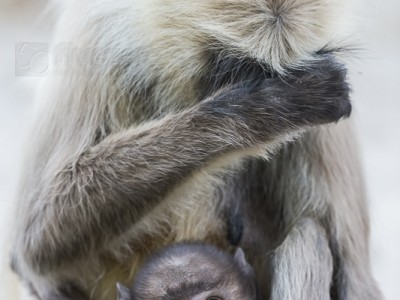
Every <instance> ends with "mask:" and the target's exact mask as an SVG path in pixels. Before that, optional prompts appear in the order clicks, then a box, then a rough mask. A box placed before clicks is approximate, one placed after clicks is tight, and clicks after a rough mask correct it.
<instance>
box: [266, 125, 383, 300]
mask: <svg viewBox="0 0 400 300" xmlns="http://www.w3.org/2000/svg"><path fill="white" fill-rule="evenodd" d="M267 177H268V178H272V179H273V181H271V182H269V183H268V186H269V187H270V195H269V198H270V199H272V200H271V201H273V202H274V203H275V205H276V206H278V207H279V210H278V209H277V211H282V220H281V222H282V225H283V228H285V227H286V226H290V225H291V224H293V222H295V220H298V219H301V218H302V217H303V216H309V215H313V216H316V218H317V219H318V220H320V224H322V226H323V227H324V228H325V230H326V233H327V235H328V240H329V245H330V249H331V255H332V257H333V265H334V269H333V279H332V286H331V289H330V290H331V298H332V299H333V300H362V299H363V300H376V299H381V295H380V293H379V289H378V288H377V286H376V284H375V281H374V279H373V277H372V275H371V270H370V257H369V219H368V205H367V201H366V196H365V192H364V184H363V180H362V172H361V170H360V164H359V154H358V151H357V145H356V143H355V137H354V135H353V128H352V123H351V122H350V121H347V120H346V121H343V122H340V123H339V124H337V125H336V126H320V127H318V128H315V129H313V130H311V131H309V132H308V133H306V134H305V135H303V136H302V137H301V138H300V139H299V140H297V141H295V142H294V143H291V144H290V145H287V147H285V148H282V149H281V150H280V151H279V153H278V154H277V155H276V156H274V157H273V158H271V160H270V162H269V166H268V176H267ZM280 205H281V206H280ZM311 251H312V249H311ZM311 253H312V252H311ZM294 274H296V273H294ZM288 276H290V275H288Z"/></svg>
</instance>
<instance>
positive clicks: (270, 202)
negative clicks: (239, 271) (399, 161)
mask: <svg viewBox="0 0 400 300" xmlns="http://www.w3.org/2000/svg"><path fill="white" fill-rule="evenodd" d="M344 2H346V1H344ZM344 2H342V1H337V0H202V1H199V0H181V1H179V0H96V1H87V0H85V1H83V0H72V1H69V2H68V3H65V4H64V6H65V7H64V8H63V12H62V15H61V16H60V20H59V24H58V29H57V31H56V35H55V37H56V38H55V45H64V49H62V50H63V51H66V52H67V53H70V52H69V51H72V52H74V51H78V53H80V52H85V53H86V54H89V55H87V56H86V60H84V61H77V62H76V63H75V62H74V61H72V62H71V61H70V60H68V59H71V57H75V56H74V55H71V56H68V55H67V63H69V65H67V66H65V68H64V70H63V72H59V74H57V75H56V76H48V78H47V83H46V84H45V85H44V86H43V87H42V89H41V92H40V95H39V96H40V98H41V100H43V103H45V104H44V107H43V112H42V113H41V114H40V116H39V118H38V123H37V126H36V127H35V130H34V132H33V133H32V140H31V147H32V149H31V150H30V152H29V153H28V158H27V163H26V166H25V168H24V176H23V178H22V181H21V188H20V196H19V199H20V201H19V206H18V207H19V210H18V218H17V220H18V224H17V225H16V235H15V237H16V239H15V245H14V249H13V255H12V257H13V268H14V269H15V270H16V272H18V273H19V275H20V276H21V277H22V279H23V280H24V281H25V282H26V283H27V284H28V285H29V286H30V287H31V288H32V290H33V291H34V293H36V295H37V296H38V298H40V299H43V300H50V299H95V300H112V299H115V298H116V289H115V283H116V282H122V283H124V284H126V285H129V284H130V282H131V281H132V280H133V278H134V274H135V272H136V270H138V268H139V267H140V266H141V264H142V262H143V261H144V259H145V258H146V257H147V256H149V255H150V254H151V253H154V252H155V251H156V250H158V249H160V248H162V247H164V246H166V245H169V244H172V243H175V242H178V241H181V240H199V241H202V242H205V243H209V244H213V245H215V246H217V247H219V248H222V249H227V250H230V249H231V250H233V249H232V248H235V247H236V246H238V247H241V248H242V249H243V250H244V252H245V253H246V257H248V260H249V263H250V264H251V265H252V267H253V268H254V271H255V274H256V278H257V285H258V286H259V287H260V289H261V291H260V292H261V296H262V297H263V298H264V299H268V297H269V299H274V300H278V299H279V300H289V299H302V300H305V299H307V300H309V299H311V300H317V299H318V300H320V299H340V300H345V299H349V300H367V299H380V294H379V292H378V289H377V288H376V286H375V283H374V280H373V279H372V277H371V272H370V263H369V253H368V216H367V209H366V203H365V199H364V198H365V197H364V192H363V186H362V180H361V175H360V171H359V165H358V157H357V153H356V151H355V149H354V142H353V136H352V130H351V125H350V124H349V123H348V122H347V121H341V122H339V123H338V124H336V125H330V126H323V124H326V123H331V122H336V121H339V120H340V119H341V118H343V117H347V116H348V115H349V114H350V107H351V106H350V104H349V99H348V85H347V83H346V71H345V68H344V66H343V65H341V64H340V63H338V62H337V61H336V58H335V55H334V51H333V50H329V48H326V47H324V45H326V44H327V43H328V42H329V37H330V33H331V31H330V30H331V29H332V28H336V26H337V25H338V24H337V23H338V22H336V20H337V19H336V16H337V13H339V12H340V10H341V8H342V4H343V5H344ZM61 42H65V43H72V44H60V43H61ZM65 45H70V48H69V49H65V47H66V46H65ZM321 49H322V50H321ZM92 58H93V59H94V61H92V62H91V61H90V60H89V59H92ZM99 58H100V60H101V62H100V61H99ZM74 63H75V64H74ZM299 136H300V138H297V137H299ZM295 138H297V139H295ZM293 140H294V141H293ZM265 158H267V159H265Z"/></svg>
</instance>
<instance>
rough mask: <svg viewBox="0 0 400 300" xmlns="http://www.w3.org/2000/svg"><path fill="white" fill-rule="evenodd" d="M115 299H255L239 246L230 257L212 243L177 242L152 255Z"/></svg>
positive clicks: (250, 273) (252, 280) (251, 276)
mask: <svg viewBox="0 0 400 300" xmlns="http://www.w3.org/2000/svg"><path fill="white" fill-rule="evenodd" d="M117 287H118V300H161V299H168V300H178V299H180V300H181V299H182V300H183V299H185V300H234V299H237V300H239V299H240V300H256V299H257V291H256V284H255V277H254V272H253V269H252V267H251V266H250V265H249V264H248V263H247V261H246V258H245V256H244V253H243V251H242V249H240V248H238V249H237V250H236V252H235V255H234V256H233V257H232V256H230V255H228V254H227V253H225V252H222V251H220V250H218V249H217V248H215V247H214V246H210V245H205V244H200V243H180V244H175V245H173V246H170V247H167V248H165V249H163V250H162V251H160V252H159V253H157V254H155V255H154V256H152V257H151V258H150V259H149V260H148V261H147V263H145V265H144V267H143V268H142V269H140V271H139V272H138V274H137V275H136V279H135V282H134V285H133V287H132V288H131V289H128V288H126V287H124V286H123V285H122V284H117Z"/></svg>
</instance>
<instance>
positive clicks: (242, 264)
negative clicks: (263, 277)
mask: <svg viewBox="0 0 400 300" xmlns="http://www.w3.org/2000/svg"><path fill="white" fill-rule="evenodd" d="M234 259H235V263H236V264H237V265H238V266H239V268H240V270H241V271H242V272H243V273H244V274H246V275H248V276H253V275H254V271H253V268H252V267H251V266H250V265H249V263H248V262H247V260H246V256H245V255H244V252H243V250H242V248H237V249H236V251H235V256H234Z"/></svg>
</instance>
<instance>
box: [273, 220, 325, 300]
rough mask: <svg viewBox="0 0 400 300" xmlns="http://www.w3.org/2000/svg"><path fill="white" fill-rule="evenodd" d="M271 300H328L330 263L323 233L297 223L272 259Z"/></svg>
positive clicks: (305, 222) (309, 222) (315, 226)
mask: <svg viewBox="0 0 400 300" xmlns="http://www.w3.org/2000/svg"><path fill="white" fill-rule="evenodd" d="M271 263H272V272H273V274H272V291H271V300H330V299H331V297H330V286H331V283H332V273H333V259H332V254H331V251H330V248H329V241H328V238H327V234H326V232H325V230H324V229H323V228H322V227H321V226H320V225H319V224H318V223H317V222H316V221H314V220H313V219H310V218H305V219H302V220H300V221H299V222H297V223H296V224H295V225H294V226H293V227H292V228H291V230H290V231H289V233H288V234H287V236H286V238H285V239H284V241H283V242H282V244H281V245H280V246H279V247H278V248H277V249H276V250H275V251H274V253H273V256H272V262H271Z"/></svg>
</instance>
